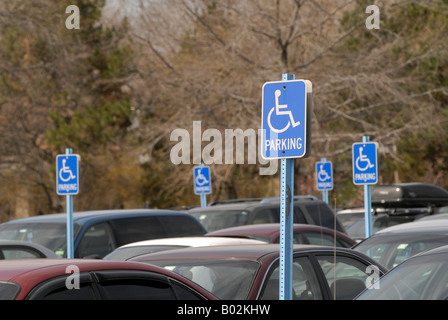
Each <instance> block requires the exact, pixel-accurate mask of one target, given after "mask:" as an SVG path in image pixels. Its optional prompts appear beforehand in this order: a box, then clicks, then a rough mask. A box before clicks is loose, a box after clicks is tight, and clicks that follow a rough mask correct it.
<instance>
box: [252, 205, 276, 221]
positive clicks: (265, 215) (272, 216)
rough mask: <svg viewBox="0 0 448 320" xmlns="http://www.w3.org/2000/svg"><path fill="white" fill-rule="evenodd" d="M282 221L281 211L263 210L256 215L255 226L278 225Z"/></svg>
mask: <svg viewBox="0 0 448 320" xmlns="http://www.w3.org/2000/svg"><path fill="white" fill-rule="evenodd" d="M279 221H280V213H279V210H276V209H273V208H272V209H267V208H263V209H261V210H258V211H257V212H256V213H255V217H254V220H253V221H252V223H253V224H260V223H276V222H279Z"/></svg>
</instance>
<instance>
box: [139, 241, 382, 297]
mask: <svg viewBox="0 0 448 320" xmlns="http://www.w3.org/2000/svg"><path fill="white" fill-rule="evenodd" d="M279 253H280V247H279V245H277V244H264V245H236V246H214V247H197V248H185V249H180V250H169V251H162V252H156V253H152V254H148V255H143V256H139V257H136V258H134V259H132V260H131V261H138V262H145V263H149V264H155V265H158V266H161V267H164V268H166V269H169V270H172V271H174V272H177V273H179V274H180V275H182V276H184V277H186V278H188V279H191V280H193V281H194V282H196V283H197V284H199V285H201V286H202V287H203V288H205V289H206V290H208V291H210V292H211V293H213V294H214V295H215V296H216V297H218V298H219V299H225V300H244V299H249V300H253V299H262V300H272V299H278V297H279V271H280V270H279ZM372 266H374V267H372ZM372 268H377V269H376V270H377V272H378V277H380V276H381V275H382V274H384V272H385V271H386V269H385V268H384V267H383V266H381V265H380V264H378V263H377V262H376V261H375V260H373V259H371V258H369V257H368V256H366V255H364V254H362V253H360V252H357V251H354V250H351V249H349V248H339V247H325V246H310V245H295V246H294V248H293V280H292V285H293V292H292V294H293V298H294V299H302V300H323V299H324V300H326V299H333V298H335V299H353V298H354V297H355V296H356V295H358V293H360V292H361V291H362V290H363V289H364V288H365V287H366V281H368V280H369V279H368V277H369V276H370V274H371V270H372Z"/></svg>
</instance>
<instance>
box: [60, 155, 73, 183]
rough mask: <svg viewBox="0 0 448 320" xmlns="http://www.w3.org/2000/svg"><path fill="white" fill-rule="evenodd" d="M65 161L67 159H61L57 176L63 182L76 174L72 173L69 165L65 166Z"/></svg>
mask: <svg viewBox="0 0 448 320" xmlns="http://www.w3.org/2000/svg"><path fill="white" fill-rule="evenodd" d="M66 161H67V160H66V159H62V168H61V170H59V178H60V179H61V180H62V181H63V182H67V181H69V180H72V179H75V178H76V176H75V175H74V174H73V172H72V170H70V168H69V167H66V166H65V163H66Z"/></svg>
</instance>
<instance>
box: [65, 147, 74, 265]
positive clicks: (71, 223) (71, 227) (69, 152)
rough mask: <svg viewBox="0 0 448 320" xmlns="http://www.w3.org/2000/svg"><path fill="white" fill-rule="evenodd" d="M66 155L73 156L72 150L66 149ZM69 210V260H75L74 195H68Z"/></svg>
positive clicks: (67, 205)
mask: <svg viewBox="0 0 448 320" xmlns="http://www.w3.org/2000/svg"><path fill="white" fill-rule="evenodd" d="M65 154H68V155H69V154H72V149H65ZM66 209H67V258H68V259H73V258H74V250H73V248H74V240H73V195H71V194H68V195H66Z"/></svg>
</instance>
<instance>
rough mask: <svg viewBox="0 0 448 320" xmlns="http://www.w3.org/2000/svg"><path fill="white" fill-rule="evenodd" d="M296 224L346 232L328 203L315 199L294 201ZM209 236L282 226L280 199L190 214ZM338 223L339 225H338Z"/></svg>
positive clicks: (246, 201)
mask: <svg viewBox="0 0 448 320" xmlns="http://www.w3.org/2000/svg"><path fill="white" fill-rule="evenodd" d="M294 199H295V201H294V219H293V222H294V223H304V224H313V225H319V226H323V227H327V228H331V229H333V228H334V226H336V230H338V231H339V232H345V230H344V228H343V227H342V225H341V223H340V222H339V221H338V219H337V217H336V216H335V214H334V212H333V210H332V209H331V208H330V207H329V206H328V204H327V203H326V202H325V201H322V200H319V199H317V198H316V197H312V196H295V197H294ZM188 213H189V214H191V215H193V216H194V217H196V218H197V219H198V220H199V222H201V223H202V225H203V226H204V227H205V229H207V231H208V232H212V231H216V230H219V229H224V228H230V227H236V226H241V225H248V224H260V223H278V222H280V200H279V198H266V199H235V200H227V201H219V202H214V203H211V204H210V205H209V206H206V207H201V208H194V209H191V210H189V211H188ZM335 219H336V222H335Z"/></svg>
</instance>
